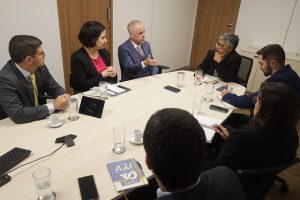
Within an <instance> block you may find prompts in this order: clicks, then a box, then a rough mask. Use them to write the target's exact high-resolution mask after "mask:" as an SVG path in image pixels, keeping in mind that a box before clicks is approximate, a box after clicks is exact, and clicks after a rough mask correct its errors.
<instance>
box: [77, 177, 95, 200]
mask: <svg viewBox="0 0 300 200" xmlns="http://www.w3.org/2000/svg"><path fill="white" fill-rule="evenodd" d="M78 183H79V188H80V194H81V199H82V200H98V199H99V195H98V191H97V188H96V184H95V180H94V176H93V175H90V176H84V177H81V178H78Z"/></svg>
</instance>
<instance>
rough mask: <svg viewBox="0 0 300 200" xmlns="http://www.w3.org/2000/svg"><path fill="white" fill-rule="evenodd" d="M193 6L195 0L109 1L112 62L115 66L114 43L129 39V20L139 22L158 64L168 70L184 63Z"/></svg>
mask: <svg viewBox="0 0 300 200" xmlns="http://www.w3.org/2000/svg"><path fill="white" fill-rule="evenodd" d="M196 9H197V0H185V1H182V0H126V1H124V0H113V57H114V59H113V65H114V66H115V67H117V68H118V69H119V60H118V46H119V45H120V44H122V43H123V42H124V41H126V40H127V39H128V38H129V35H128V32H127V28H126V27H127V24H128V22H130V21H131V20H133V19H138V20H141V21H142V22H143V24H144V26H145V30H146V40H147V41H148V42H149V43H150V44H151V49H152V53H153V55H154V57H155V58H156V59H158V60H160V63H161V64H162V65H167V66H170V67H171V69H170V70H172V69H176V68H179V67H183V66H186V65H188V64H189V58H190V51H191V44H192V38H193V32H194V21H195V16H196V15H195V14H196ZM125 11H126V12H125ZM125 13H126V14H125ZM119 77H121V76H120V74H119Z"/></svg>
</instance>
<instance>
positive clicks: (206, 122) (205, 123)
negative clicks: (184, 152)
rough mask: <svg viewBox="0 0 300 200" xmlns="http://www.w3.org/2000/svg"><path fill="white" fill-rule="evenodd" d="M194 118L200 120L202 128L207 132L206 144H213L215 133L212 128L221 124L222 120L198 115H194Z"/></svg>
mask: <svg viewBox="0 0 300 200" xmlns="http://www.w3.org/2000/svg"><path fill="white" fill-rule="evenodd" d="M194 117H195V118H196V119H197V120H198V122H199V124H200V125H201V126H202V128H203V130H204V132H205V137H206V142H207V143H211V141H212V139H213V137H214V135H215V131H214V129H213V128H212V125H214V124H220V123H221V122H222V120H219V119H215V118H211V117H207V116H203V115H198V114H194Z"/></svg>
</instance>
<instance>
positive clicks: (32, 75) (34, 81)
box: [28, 73, 39, 106]
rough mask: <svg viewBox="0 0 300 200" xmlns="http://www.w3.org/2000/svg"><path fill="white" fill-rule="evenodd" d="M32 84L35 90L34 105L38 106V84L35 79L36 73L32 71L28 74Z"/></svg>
mask: <svg viewBox="0 0 300 200" xmlns="http://www.w3.org/2000/svg"><path fill="white" fill-rule="evenodd" d="M28 78H29V81H30V84H31V88H32V91H33V95H34V105H35V106H38V104H39V103H38V102H39V101H38V92H37V86H36V80H35V74H34V73H32V74H30V75H29V76H28Z"/></svg>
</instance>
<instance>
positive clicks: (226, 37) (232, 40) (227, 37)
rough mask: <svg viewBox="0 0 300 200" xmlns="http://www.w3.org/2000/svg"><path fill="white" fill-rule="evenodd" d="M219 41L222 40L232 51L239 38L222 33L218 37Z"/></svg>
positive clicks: (231, 34)
mask: <svg viewBox="0 0 300 200" xmlns="http://www.w3.org/2000/svg"><path fill="white" fill-rule="evenodd" d="M219 40H223V41H224V42H225V43H226V44H227V45H228V46H229V47H230V48H231V49H232V50H235V48H236V47H237V45H238V44H239V36H237V35H235V34H233V33H223V34H222V35H220V36H219Z"/></svg>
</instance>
